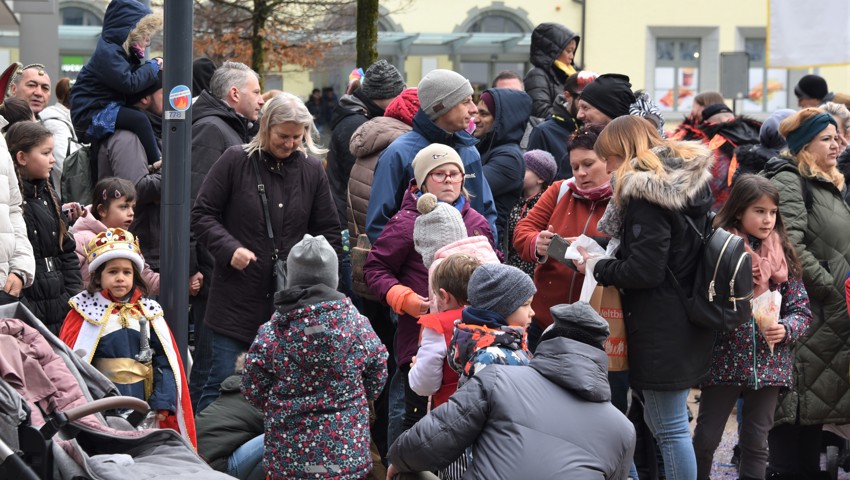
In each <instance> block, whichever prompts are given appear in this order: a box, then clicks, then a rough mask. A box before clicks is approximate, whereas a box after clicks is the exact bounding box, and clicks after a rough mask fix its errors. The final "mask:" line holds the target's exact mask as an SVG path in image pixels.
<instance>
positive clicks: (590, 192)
mask: <svg viewBox="0 0 850 480" xmlns="http://www.w3.org/2000/svg"><path fill="white" fill-rule="evenodd" d="M565 182H567V185H568V186H569V187H570V190H572V191H573V193H575V194H577V195H578V196H580V197H582V198H586V199H588V200H590V201H591V202H596V201H599V200H606V199H608V198H611V195H612V193H613V192H612V190H611V182H610V181H608V182H605V183H603V184H601V185H597V186H595V187H593V188H588V189H587V190H582V189H581V188H579V187H578V185H576V181H575V179H574V178H571V179H569V180H565Z"/></svg>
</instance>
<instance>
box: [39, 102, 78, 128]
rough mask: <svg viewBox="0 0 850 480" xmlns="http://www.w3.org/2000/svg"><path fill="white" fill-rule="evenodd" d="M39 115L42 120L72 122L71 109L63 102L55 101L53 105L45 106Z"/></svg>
mask: <svg viewBox="0 0 850 480" xmlns="http://www.w3.org/2000/svg"><path fill="white" fill-rule="evenodd" d="M38 117H39V118H40V119H41V121H42V122H43V121H45V120H50V119H55V120H61V121H63V122H68V123H70V122H71V111H70V110H68V107H66V106H65V105H62V104H61V103H54V104H53V105H49V106H47V107H44V110H42V111H41V113H39V114H38Z"/></svg>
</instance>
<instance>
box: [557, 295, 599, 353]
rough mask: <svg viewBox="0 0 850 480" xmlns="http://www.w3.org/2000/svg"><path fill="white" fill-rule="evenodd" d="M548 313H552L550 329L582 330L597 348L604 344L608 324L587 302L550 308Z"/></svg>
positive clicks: (563, 304)
mask: <svg viewBox="0 0 850 480" xmlns="http://www.w3.org/2000/svg"><path fill="white" fill-rule="evenodd" d="M549 311H550V312H551V313H552V320H553V323H552V327H550V328H555V327H562V328H566V329H579V330H582V331H583V332H584V333H587V334H589V335H590V336H591V337H592V338H593V341H594V342H596V343H598V346H601V345H602V344H604V343H605V340H606V339H607V338H608V322H607V321H605V319H604V318H602V317H601V316H600V315H599V314H598V313H596V310H594V309H593V307H591V306H590V304H589V303H587V302H576V303H573V304H568V303H562V304H560V305H555V306H553V307H551V308H550V309H549ZM547 330H548V329H547Z"/></svg>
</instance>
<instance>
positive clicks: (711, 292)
mask: <svg viewBox="0 0 850 480" xmlns="http://www.w3.org/2000/svg"><path fill="white" fill-rule="evenodd" d="M732 237H733V235H729V236H728V237H726V241H725V242H723V248H721V249H720V255H718V256H717V262H715V263H714V275H712V276H711V283H709V284H708V301H709V302H713V301H714V297H715V296H717V293H716V292H715V290H714V282H715V280H717V271H718V270H720V261H721V260H722V259H723V254H724V253H726V247H728V246H729V242H731V241H732Z"/></svg>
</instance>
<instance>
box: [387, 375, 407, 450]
mask: <svg viewBox="0 0 850 480" xmlns="http://www.w3.org/2000/svg"><path fill="white" fill-rule="evenodd" d="M406 380H407V370H406V369H403V368H397V369H396V371H395V375H393V378H392V380H390V386H389V390H390V391H389V395H388V397H387V403H388V410H389V415H388V416H389V420H388V424H387V450H389V448H390V447H391V446H392V444H393V442H395V441H396V439H397V438H398V437H400V436H401V434H402V432H404V406H405V403H404V384H405V383H406Z"/></svg>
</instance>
